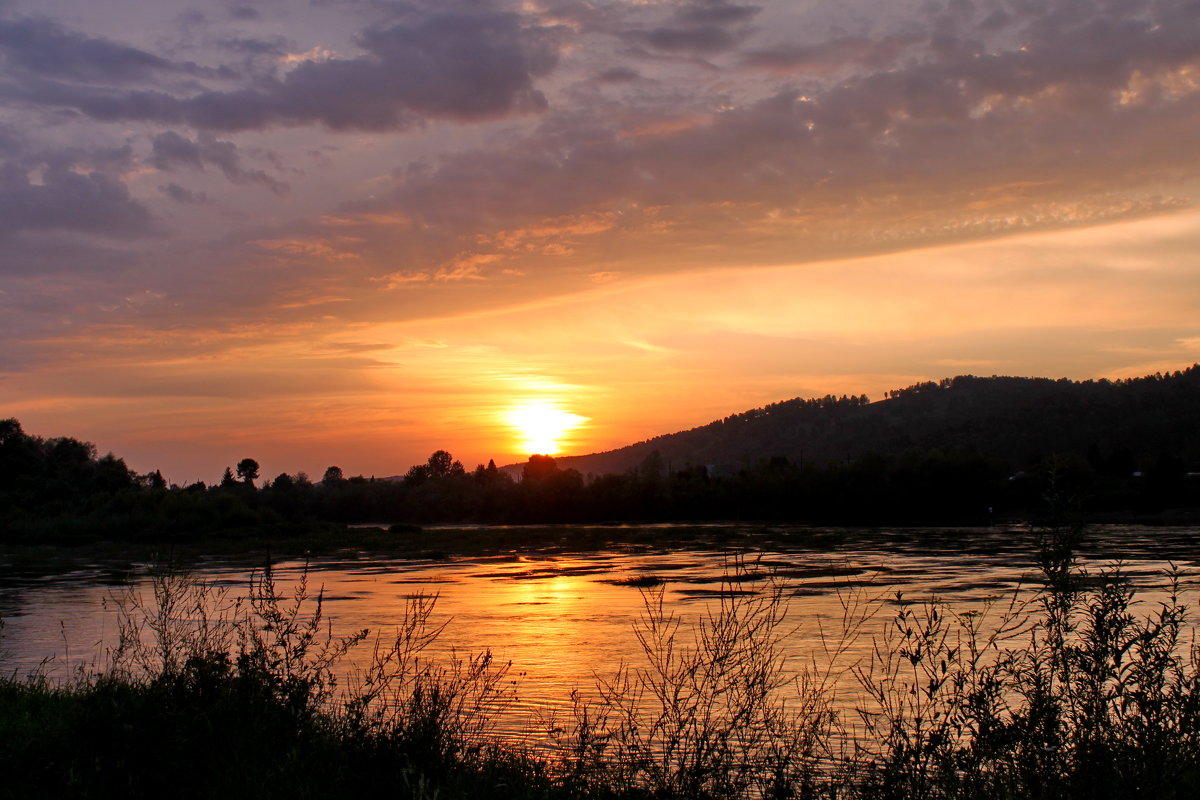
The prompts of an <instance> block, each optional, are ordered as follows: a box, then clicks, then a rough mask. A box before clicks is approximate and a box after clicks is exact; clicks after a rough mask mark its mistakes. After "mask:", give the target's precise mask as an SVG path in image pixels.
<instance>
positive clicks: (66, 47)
mask: <svg viewBox="0 0 1200 800" xmlns="http://www.w3.org/2000/svg"><path fill="white" fill-rule="evenodd" d="M0 52H3V54H4V60H5V64H6V66H7V67H8V69H9V70H25V71H28V72H31V73H35V74H38V75H47V76H53V77H57V78H69V79H71V80H76V81H88V82H106V81H118V82H125V81H131V80H143V79H145V78H147V77H149V76H150V75H152V74H153V73H155V72H158V71H162V70H173V69H174V65H173V64H172V63H171V62H170V61H167V60H166V59H163V58H160V57H158V56H156V55H153V54H151V53H147V52H145V51H143V50H138V49H136V48H133V47H127V46H126V45H122V44H117V43H115V42H110V41H107V40H105V39H94V38H90V37H87V36H83V35H82V34H79V33H75V32H73V31H68V30H65V29H63V28H62V27H61V26H59V25H58V24H57V23H55V22H53V21H51V20H49V19H43V18H36V17H35V18H29V19H15V20H4V19H0Z"/></svg>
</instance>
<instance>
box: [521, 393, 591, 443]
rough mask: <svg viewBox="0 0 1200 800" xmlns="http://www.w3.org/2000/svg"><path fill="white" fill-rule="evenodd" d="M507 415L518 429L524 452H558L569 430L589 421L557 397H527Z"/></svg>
mask: <svg viewBox="0 0 1200 800" xmlns="http://www.w3.org/2000/svg"><path fill="white" fill-rule="evenodd" d="M505 418H506V421H507V422H508V424H509V425H511V426H512V427H513V428H514V429H515V430H516V432H517V437H518V439H519V441H520V444H521V452H523V453H527V454H533V453H537V454H540V455H546V456H552V455H557V454H558V453H559V451H560V449H561V447H562V443H561V440H562V439H563V437H564V436H565V435H566V433H567V431H570V430H572V429H573V428H578V427H579V426H580V425H582V424H583V423H585V422H587V421H588V418H587V417H582V416H580V415H579V414H574V413H572V412H570V411H566V410H564V409H562V408H561V407H560V406H559V404H558V403H557V402H556V401H554V400H527V401H525V402H523V403H520V404H519V405H515V406H513V407H512V408H510V409H509V410H508V412H507V414H506V415H505Z"/></svg>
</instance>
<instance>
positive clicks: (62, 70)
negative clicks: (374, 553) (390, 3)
mask: <svg viewBox="0 0 1200 800" xmlns="http://www.w3.org/2000/svg"><path fill="white" fill-rule="evenodd" d="M1134 5H1136V6H1137V7H1136V8H1135V7H1133V6H1134ZM1119 6H1121V4H1103V3H1089V2H1082V3H1072V4H1056V3H1050V4H1045V7H1038V8H1034V7H1032V6H1031V5H1029V4H1023V5H1022V4H1012V3H1008V2H1004V1H1003V0H979V1H978V2H975V3H972V4H963V3H953V2H948V3H937V2H935V3H932V4H930V3H925V2H906V1H904V0H896V1H895V2H886V3H885V2H882V0H879V1H878V2H875V1H872V2H866V1H865V0H864V1H862V2H860V1H859V0H845V1H844V2H837V3H834V2H825V1H824V0H796V1H795V2H785V0H777V1H776V2H762V3H757V4H755V5H740V4H737V3H732V2H726V0H678V1H677V2H676V1H672V2H666V1H665V0H664V1H663V2H619V0H614V2H612V3H607V4H596V3H589V2H583V1H582V0H578V2H576V1H574V0H572V1H569V2H561V3H555V4H551V3H540V2H505V1H504V0H496V2H485V3H477V2H476V3H465V2H464V3H456V2H441V3H432V2H430V3H423V2H418V3H414V4H411V5H408V6H405V7H404V8H400V7H395V8H390V7H384V6H381V5H378V4H355V3H339V2H331V3H328V4H326V5H323V6H314V5H310V4H307V3H303V2H299V1H298V0H297V2H290V1H289V2H282V1H281V2H276V3H261V4H260V3H252V2H247V3H245V4H243V5H240V6H238V7H236V8H233V7H230V8H224V7H222V9H220V10H217V9H215V7H214V8H212V9H210V8H207V7H206V8H205V9H204V10H203V11H200V10H196V9H193V8H191V6H189V4H188V3H187V2H184V0H170V2H161V3H154V4H150V3H146V2H136V1H135V0H123V1H122V2H117V3H114V4H112V7H111V8H109V9H107V10H105V11H104V12H103V13H101V12H99V11H98V10H97V9H96V7H95V6H94V5H92V4H88V3H84V2H82V0H55V1H54V2H44V1H43V0H38V2H33V0H15V1H14V2H11V3H8V4H6V5H0V59H2V60H3V61H2V63H3V66H4V70H5V75H6V77H5V79H4V81H6V82H0V159H2V160H3V161H2V164H0V246H2V252H3V255H2V256H0V337H3V342H4V344H5V347H4V348H3V352H0V415H2V416H15V417H17V418H19V419H20V420H21V421H22V423H23V424H24V426H25V428H26V430H28V431H29V432H31V433H36V434H40V435H44V436H54V435H71V436H77V437H80V438H85V439H89V440H92V441H94V442H96V443H97V445H98V446H99V447H100V449H101V451H109V450H111V451H114V452H116V453H117V454H118V455H121V456H124V457H125V458H126V459H127V461H128V462H129V464H130V465H131V466H132V467H134V468H135V469H137V470H139V471H146V470H150V469H154V468H161V469H162V470H163V471H164V473H165V474H166V475H167V476H168V478H169V479H171V480H174V481H179V482H184V481H191V480H196V479H202V480H206V481H212V480H215V479H217V478H219V476H220V474H221V471H222V470H223V469H224V467H225V466H227V465H231V464H233V463H235V462H236V461H237V460H239V459H240V458H243V457H246V456H250V457H253V458H255V459H257V460H258V461H259V462H260V463H261V464H262V472H263V474H264V476H267V477H273V476H274V475H276V474H278V473H280V472H284V471H286V472H289V473H295V472H297V471H301V470H303V471H306V472H308V473H309V474H310V475H315V476H319V475H320V473H321V472H322V471H323V470H324V468H325V467H327V466H329V465H332V464H336V465H338V466H340V467H342V469H343V470H344V472H345V473H346V474H348V475H354V474H366V475H379V476H382V475H394V474H399V473H403V472H405V471H406V470H407V469H408V467H409V466H410V465H412V464H414V463H419V462H422V461H424V459H425V458H426V457H427V456H428V454H429V453H430V452H432V451H433V450H434V449H439V448H444V449H448V450H450V451H451V452H452V453H453V454H454V455H455V456H456V457H459V458H461V459H462V460H463V461H464V462H465V463H466V464H467V466H468V467H473V466H474V465H475V464H476V463H480V462H486V461H487V459H488V458H494V459H495V460H496V461H497V463H500V464H504V463H510V462H514V461H519V460H523V459H524V457H525V456H526V455H527V454H528V453H527V450H528V449H529V448H530V447H532V446H534V445H535V443H536V446H538V447H539V449H542V448H548V447H549V446H550V445H549V444H548V442H549V441H550V440H549V439H547V438H546V437H548V436H553V434H554V433H555V432H556V430H555V429H556V428H557V429H559V431H558V432H560V433H561V435H560V436H559V437H558V439H557V443H556V446H557V447H558V448H560V449H561V451H562V452H568V453H584V452H591V451H596V450H602V449H610V448H613V447H618V446H621V445H623V444H628V443H632V442H634V441H637V440H640V439H644V438H647V437H650V436H653V435H657V434H660V433H666V432H671V431H675V430H680V429H685V428H688V427H692V426H696V425H700V424H704V423H707V422H709V421H711V420H713V419H716V418H719V417H722V416H725V415H727V414H730V413H734V412H737V411H742V410H745V409H748V408H751V407H755V406H760V405H763V404H766V403H770V402H775V401H779V400H783V399H787V398H791V397H796V396H814V395H824V394H826V393H835V394H841V393H853V394H862V393H866V394H868V395H870V396H872V397H873V398H880V397H882V394H883V392H884V391H886V390H888V389H892V388H899V387H903V386H905V385H908V384H911V383H914V382H917V381H923V380H929V379H938V378H941V377H946V376H952V375H956V374H965V373H973V374H984V375H990V374H1009V375H1044V376H1051V377H1062V376H1065V377H1071V378H1088V377H1110V378H1114V377H1128V376H1135V375H1142V374H1146V373H1150V372H1155V371H1158V370H1169V369H1177V368H1182V367H1185V366H1188V365H1190V364H1191V363H1193V362H1194V361H1196V360H1198V359H1200V355H1198V353H1200V322H1198V321H1197V320H1200V313H1198V312H1200V256H1198V255H1197V254H1198V253H1200V211H1198V210H1197V207H1196V202H1195V197H1196V196H1197V195H1196V190H1197V187H1198V186H1200V183H1198V181H1200V175H1198V170H1197V167H1198V166H1200V139H1198V138H1197V137H1196V136H1195V131H1196V130H1197V129H1198V124H1200V19H1196V15H1195V14H1194V13H1192V12H1189V11H1188V7H1187V6H1186V4H1180V3H1176V2H1171V1H1169V0H1159V1H1156V2H1150V3H1147V4H1130V6H1129V7H1119ZM135 22H136V24H134V23H135ZM133 31H136V33H133ZM538 409H540V412H538ZM547 418H549V422H546V420H547ZM530 419H534V420H535V422H536V424H537V425H540V426H541V427H543V428H545V430H542V432H541V437H542V438H540V439H538V438H531V436H532V434H531V432H530V431H529V430H526V429H527V428H528V427H529V426H530V425H532V424H535V423H531V422H530ZM539 419H540V420H541V422H537V420H539Z"/></svg>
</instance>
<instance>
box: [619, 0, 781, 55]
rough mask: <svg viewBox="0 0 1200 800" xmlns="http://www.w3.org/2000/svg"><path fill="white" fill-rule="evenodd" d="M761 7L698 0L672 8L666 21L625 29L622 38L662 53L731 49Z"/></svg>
mask: <svg viewBox="0 0 1200 800" xmlns="http://www.w3.org/2000/svg"><path fill="white" fill-rule="evenodd" d="M759 11H761V8H760V7H758V6H743V5H734V4H730V3H726V2H723V0H698V1H697V2H692V3H689V4H686V5H684V6H683V7H681V8H680V9H678V10H677V11H676V13H675V14H674V15H673V16H672V18H671V19H669V20H667V22H666V24H664V25H658V26H655V27H651V28H649V29H633V30H629V31H626V32H625V33H624V34H623V38H625V39H626V40H627V41H631V42H636V43H639V44H642V45H644V46H647V47H649V48H651V49H652V50H658V51H661V52H664V53H672V54H675V53H680V54H686V55H701V56H709V55H716V54H718V53H723V52H725V51H727V50H732V49H733V48H734V47H735V46H736V45H737V44H738V43H739V42H740V41H741V40H742V39H743V38H744V37H745V36H746V35H747V34H748V33H749V31H748V29H747V28H746V26H745V24H746V23H748V22H749V21H750V20H751V19H752V18H753V17H754V16H755V15H756V14H757V13H758V12H759Z"/></svg>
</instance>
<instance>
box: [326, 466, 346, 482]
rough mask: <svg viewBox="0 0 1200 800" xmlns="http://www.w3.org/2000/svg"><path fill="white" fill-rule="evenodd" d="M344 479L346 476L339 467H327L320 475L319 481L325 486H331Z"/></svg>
mask: <svg viewBox="0 0 1200 800" xmlns="http://www.w3.org/2000/svg"><path fill="white" fill-rule="evenodd" d="M345 479H346V476H345V475H343V474H342V468H341V467H329V468H327V469H326V470H325V475H324V476H322V478H321V483H322V484H324V485H325V486H333V485H334V484H337V483H341V482H342V481H344V480H345Z"/></svg>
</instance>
